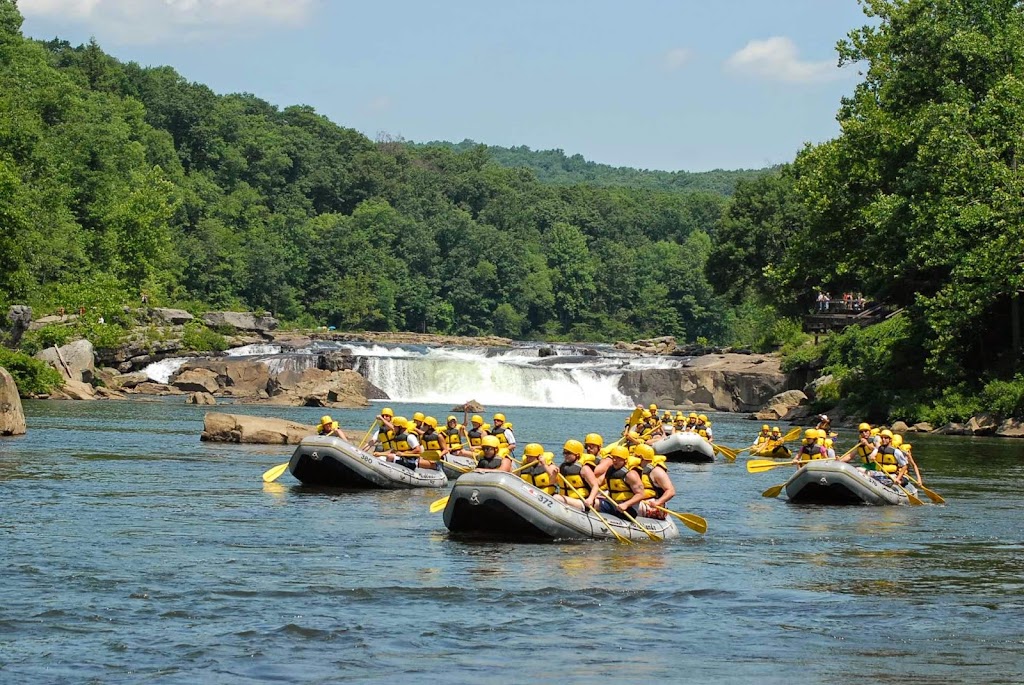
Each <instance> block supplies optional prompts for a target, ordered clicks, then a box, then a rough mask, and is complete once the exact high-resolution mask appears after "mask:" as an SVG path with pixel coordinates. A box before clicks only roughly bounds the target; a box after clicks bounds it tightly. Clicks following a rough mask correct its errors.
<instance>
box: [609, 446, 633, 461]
mask: <svg viewBox="0 0 1024 685" xmlns="http://www.w3.org/2000/svg"><path fill="white" fill-rule="evenodd" d="M608 455H609V456H611V457H612V458H618V459H629V450H627V449H626V448H625V447H624V446H623V445H616V446H615V447H613V448H611V449H610V450H608Z"/></svg>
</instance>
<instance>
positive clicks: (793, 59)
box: [725, 36, 843, 83]
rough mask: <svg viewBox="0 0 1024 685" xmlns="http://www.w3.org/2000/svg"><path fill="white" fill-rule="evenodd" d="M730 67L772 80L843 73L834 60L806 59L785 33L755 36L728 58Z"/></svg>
mask: <svg viewBox="0 0 1024 685" xmlns="http://www.w3.org/2000/svg"><path fill="white" fill-rule="evenodd" d="M725 66H726V68H727V69H728V70H729V71H732V72H733V73H736V74H743V75H747V76H754V77H756V78H761V79H765V80H769V81H783V82H785V83H821V82H824V81H832V80H835V79H838V78H842V77H843V72H842V71H841V70H840V69H839V67H838V66H836V62H835V61H834V60H824V61H821V62H805V61H802V60H801V59H800V56H799V54H798V51H797V48H796V44H795V43H793V41H792V40H791V39H789V38H787V37H785V36H774V37H772V38H766V39H765V40H752V41H750V42H749V43H747V44H746V45H745V46H744V47H743V48H742V49H741V50H739V51H738V52H736V53H734V54H733V55H732V56H731V57H729V59H727V60H726V61H725Z"/></svg>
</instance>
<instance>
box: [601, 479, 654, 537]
mask: <svg viewBox="0 0 1024 685" xmlns="http://www.w3.org/2000/svg"><path fill="white" fill-rule="evenodd" d="M598 493H599V494H600V495H601V497H603V498H604V499H606V500H608V501H609V502H611V503H612V506H616V507H617V505H616V504H615V500H613V499H612V498H611V495H609V494H607V493H606V492H604V491H603V490H598ZM619 511H621V512H622V514H623V516H625V517H626V518H627V519H629V520H630V521H632V523H633V525H635V526H636V527H637V528H639V529H640V530H642V531H643V532H645V533H647V537H649V538H650V539H652V540H654V541H655V542H661V538H660V537H658V536H657V535H656V534H654V533H652V532H651V531H649V530H647V529H646V528H644V527H643V526H642V525H640V522H639V521H637V520H636V519H635V518H633V515H632V514H630V513H629V512H628V511H626V510H624V509H619Z"/></svg>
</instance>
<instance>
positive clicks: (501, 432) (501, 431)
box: [491, 426, 508, 447]
mask: <svg viewBox="0 0 1024 685" xmlns="http://www.w3.org/2000/svg"><path fill="white" fill-rule="evenodd" d="M494 430H495V432H494V433H491V435H493V436H494V437H496V438H497V439H498V442H499V443H501V445H500V447H508V437H507V436H506V435H505V427H504V426H502V427H501V428H495V429H494Z"/></svg>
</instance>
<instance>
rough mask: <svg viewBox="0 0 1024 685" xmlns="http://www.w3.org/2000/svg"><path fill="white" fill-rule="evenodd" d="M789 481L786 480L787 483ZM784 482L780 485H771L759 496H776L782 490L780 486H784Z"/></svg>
mask: <svg viewBox="0 0 1024 685" xmlns="http://www.w3.org/2000/svg"><path fill="white" fill-rule="evenodd" d="M788 482H789V481H786V483H788ZM786 483H783V484H782V485H773V486H771V487H770V488H768V489H767V490H765V491H764V492H762V493H761V497H778V496H779V493H780V492H782V488H784V487H786Z"/></svg>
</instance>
